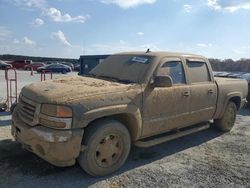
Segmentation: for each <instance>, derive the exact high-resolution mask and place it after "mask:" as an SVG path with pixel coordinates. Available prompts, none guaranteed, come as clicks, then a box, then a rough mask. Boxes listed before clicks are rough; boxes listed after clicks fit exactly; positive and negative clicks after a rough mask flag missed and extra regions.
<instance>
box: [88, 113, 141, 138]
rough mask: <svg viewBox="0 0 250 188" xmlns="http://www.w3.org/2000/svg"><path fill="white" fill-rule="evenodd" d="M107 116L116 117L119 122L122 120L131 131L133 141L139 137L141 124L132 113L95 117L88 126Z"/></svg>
mask: <svg viewBox="0 0 250 188" xmlns="http://www.w3.org/2000/svg"><path fill="white" fill-rule="evenodd" d="M107 118H111V119H115V120H117V121H119V122H121V123H122V124H123V125H125V126H126V127H127V129H128V131H129V134H130V136H131V139H132V140H133V141H135V140H136V139H137V137H138V132H139V130H140V128H139V126H138V122H137V119H136V117H134V116H133V115H132V114H127V113H125V114H116V115H111V116H105V117H101V118H98V119H95V120H93V121H91V122H90V123H89V124H88V125H87V127H89V126H91V124H94V123H95V122H97V121H101V120H104V119H107Z"/></svg>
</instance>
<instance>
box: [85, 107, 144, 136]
mask: <svg viewBox="0 0 250 188" xmlns="http://www.w3.org/2000/svg"><path fill="white" fill-rule="evenodd" d="M125 114H126V115H130V116H132V117H133V119H134V120H135V123H133V125H132V126H133V127H132V129H133V131H136V133H134V132H133V140H137V139H138V138H139V137H140V136H141V132H142V117H141V112H140V109H139V108H138V107H137V106H135V105H128V104H120V105H113V106H106V107H100V108H97V109H92V110H90V111H87V112H85V113H84V114H83V116H82V121H81V122H82V127H83V128H84V127H86V126H88V125H89V124H90V123H91V122H93V121H95V120H98V119H101V118H105V117H110V116H120V115H121V116H122V115H125ZM125 126H128V125H126V124H125ZM128 128H129V127H128ZM131 136H132V135H131Z"/></svg>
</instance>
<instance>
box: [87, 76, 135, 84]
mask: <svg viewBox="0 0 250 188" xmlns="http://www.w3.org/2000/svg"><path fill="white" fill-rule="evenodd" d="M86 76H89V77H93V78H99V79H104V80H108V81H114V82H119V83H124V84H130V83H135V82H133V81H131V80H127V79H119V78H116V77H111V76H104V75H96V74H86Z"/></svg>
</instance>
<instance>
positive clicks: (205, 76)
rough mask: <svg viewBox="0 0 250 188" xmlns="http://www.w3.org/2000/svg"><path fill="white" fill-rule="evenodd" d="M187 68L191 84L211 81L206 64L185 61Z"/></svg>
mask: <svg viewBox="0 0 250 188" xmlns="http://www.w3.org/2000/svg"><path fill="white" fill-rule="evenodd" d="M187 67H188V72H189V77H190V81H191V83H198V82H210V81H211V78H210V75H209V71H208V68H207V64H206V62H203V61H191V60H187Z"/></svg>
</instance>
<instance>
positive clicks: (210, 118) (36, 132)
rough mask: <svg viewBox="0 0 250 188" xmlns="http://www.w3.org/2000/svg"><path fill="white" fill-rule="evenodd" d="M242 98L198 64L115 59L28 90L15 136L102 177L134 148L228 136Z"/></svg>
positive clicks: (182, 59)
mask: <svg viewBox="0 0 250 188" xmlns="http://www.w3.org/2000/svg"><path fill="white" fill-rule="evenodd" d="M247 93H248V87H247V82H246V81H244V80H241V79H228V78H216V79H215V78H214V77H213V74H212V70H211V66H210V64H209V62H208V60H207V59H206V58H205V57H202V56H198V55H192V54H181V53H169V52H147V53H143V52H132V53H120V54H115V55H112V56H110V57H108V58H107V59H106V60H105V61H104V62H102V63H101V64H99V65H98V66H97V67H96V68H94V69H93V70H92V71H91V72H90V73H89V74H88V75H86V76H74V77H64V78H60V79H54V80H49V81H43V82H40V83H33V84H31V85H28V86H25V87H24V88H23V89H22V91H21V93H20V96H19V101H18V104H17V106H16V108H15V110H14V112H13V115H12V122H13V123H12V135H13V136H14V138H15V139H16V140H17V141H18V142H20V143H21V144H22V146H23V147H24V148H26V149H27V150H29V151H31V152H33V153H35V154H36V155H38V156H40V157H41V158H43V159H44V160H46V161H48V162H49V163H51V164H53V165H55V166H62V167H63V166H71V165H74V164H75V162H76V161H78V163H79V164H80V166H81V167H82V168H83V169H84V170H85V171H86V172H87V173H89V174H90V175H92V176H103V175H107V174H110V173H112V172H114V171H116V170H117V169H119V168H120V167H121V166H122V165H123V164H124V163H125V161H126V159H127V157H128V155H129V152H130V148H131V145H135V146H138V147H150V146H153V145H156V144H160V143H163V142H166V141H168V140H172V139H175V138H178V137H181V136H184V135H187V134H191V133H194V132H197V131H201V130H204V129H207V128H208V127H209V126H210V125H213V126H215V127H216V128H217V129H218V130H220V131H224V132H227V131H230V130H231V129H232V127H233V125H234V122H235V118H236V113H237V110H239V109H240V108H241V107H242V106H243V105H244V104H245V103H246V102H247V101H246V96H247ZM211 122H212V123H211Z"/></svg>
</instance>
